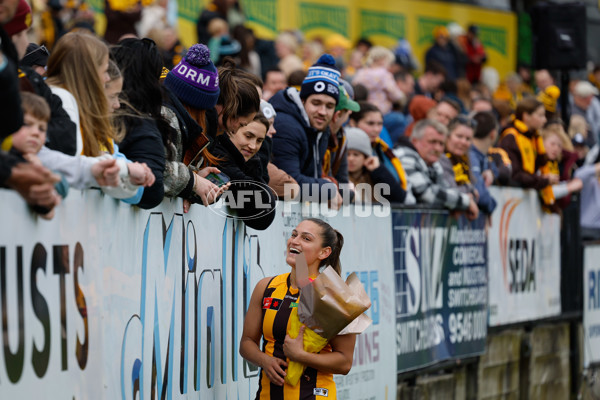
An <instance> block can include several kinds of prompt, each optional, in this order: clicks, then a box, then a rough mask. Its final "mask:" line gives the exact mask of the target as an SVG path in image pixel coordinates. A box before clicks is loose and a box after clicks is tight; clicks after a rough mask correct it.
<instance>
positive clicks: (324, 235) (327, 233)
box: [306, 218, 344, 276]
mask: <svg viewBox="0 0 600 400" xmlns="http://www.w3.org/2000/svg"><path fill="white" fill-rule="evenodd" d="M306 221H310V222H313V223H315V224H317V225H319V227H320V228H321V240H322V242H323V247H331V254H329V257H327V258H326V259H324V260H321V263H320V264H319V267H324V266H327V265H331V267H332V268H333V269H334V270H335V272H337V273H338V275H340V276H342V263H341V262H340V254H341V252H342V247H344V236H343V235H342V234H341V233H340V232H339V231H337V230H335V229H333V228H332V227H331V225H329V224H328V223H327V222H325V221H323V220H322V219H318V218H307V219H306Z"/></svg>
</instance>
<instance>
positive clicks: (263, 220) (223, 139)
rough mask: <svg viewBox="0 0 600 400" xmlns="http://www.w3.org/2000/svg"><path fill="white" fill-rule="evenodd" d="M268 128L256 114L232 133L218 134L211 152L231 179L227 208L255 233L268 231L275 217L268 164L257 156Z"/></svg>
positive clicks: (258, 114)
mask: <svg viewBox="0 0 600 400" xmlns="http://www.w3.org/2000/svg"><path fill="white" fill-rule="evenodd" d="M269 126H270V124H269V121H268V120H267V119H266V118H265V117H264V115H263V114H262V113H260V112H259V113H257V114H256V116H255V117H254V119H253V120H251V121H250V122H249V123H248V124H247V125H243V126H240V127H239V128H238V129H237V131H235V132H234V133H222V134H220V135H218V136H217V138H216V142H215V145H214V147H213V149H212V150H211V151H212V153H213V154H214V155H215V157H217V159H218V162H217V163H216V164H215V165H214V166H215V167H218V168H219V170H221V172H223V173H225V174H226V175H227V176H228V177H229V178H230V179H231V181H230V182H231V186H230V187H229V193H227V194H226V195H225V199H226V200H228V201H227V203H228V206H229V208H230V209H231V210H232V211H234V212H235V213H236V216H237V217H239V218H241V219H242V220H243V221H244V222H245V223H246V225H248V226H249V227H251V228H253V229H258V230H264V229H267V228H268V227H269V225H271V222H273V219H274V218H275V213H274V211H275V206H276V201H275V200H276V196H275V194H274V193H273V192H272V191H271V189H270V188H269V187H268V186H267V183H268V182H269V173H268V172H267V165H266V164H265V165H263V163H262V161H261V159H260V158H259V157H258V156H257V153H258V150H260V148H261V146H262V143H263V141H264V140H265V136H266V135H267V131H268V130H269Z"/></svg>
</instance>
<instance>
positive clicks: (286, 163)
mask: <svg viewBox="0 0 600 400" xmlns="http://www.w3.org/2000/svg"><path fill="white" fill-rule="evenodd" d="M334 64H335V60H334V59H333V57H331V56H330V55H329V54H324V55H322V56H321V57H320V58H319V60H318V61H317V63H316V64H315V65H313V66H312V67H310V69H309V72H308V76H307V77H306V79H305V80H304V82H303V83H302V89H301V90H300V93H298V91H297V90H296V89H295V88H292V87H289V88H287V89H286V90H283V91H279V92H278V93H276V94H275V96H273V97H272V98H271V100H270V103H271V104H272V105H273V107H274V109H275V111H276V112H277V117H275V129H276V130H277V134H276V135H274V136H273V162H274V163H275V165H276V166H277V167H279V168H281V169H283V170H284V171H286V172H287V173H288V174H290V175H291V176H292V178H294V179H295V180H296V181H297V182H298V184H300V194H301V196H302V198H303V199H305V200H308V199H311V200H319V201H321V200H332V202H333V203H332V206H334V207H339V206H341V204H342V196H341V195H340V194H339V192H338V188H337V186H336V185H335V183H333V182H332V181H330V180H328V179H326V178H323V175H322V171H323V157H324V155H325V151H326V150H327V145H328V142H329V123H330V122H331V118H332V117H333V113H334V112H335V107H336V105H337V103H338V100H339V96H340V90H339V77H340V72H339V71H338V70H336V69H335V67H334Z"/></svg>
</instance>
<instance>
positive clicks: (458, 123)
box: [440, 115, 479, 200]
mask: <svg viewBox="0 0 600 400" xmlns="http://www.w3.org/2000/svg"><path fill="white" fill-rule="evenodd" d="M476 126H477V124H476V122H475V121H474V120H472V119H470V118H467V117H464V116H462V115H461V116H458V117H456V118H454V119H453V120H452V121H450V124H449V125H448V132H449V133H448V139H446V157H443V156H442V157H440V164H442V167H443V168H444V180H445V181H446V184H447V185H448V187H455V188H457V189H458V190H459V191H461V192H462V193H467V194H469V193H471V194H472V195H473V196H474V197H475V199H476V200H477V199H478V198H479V194H478V193H477V190H476V189H475V185H474V180H473V177H472V175H471V163H470V161H469V148H470V147H471V142H472V141H473V134H474V132H473V129H474V128H475V127H476Z"/></svg>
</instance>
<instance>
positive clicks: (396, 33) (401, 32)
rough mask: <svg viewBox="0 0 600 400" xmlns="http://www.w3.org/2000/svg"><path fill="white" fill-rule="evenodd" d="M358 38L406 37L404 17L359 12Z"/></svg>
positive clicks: (392, 14)
mask: <svg viewBox="0 0 600 400" xmlns="http://www.w3.org/2000/svg"><path fill="white" fill-rule="evenodd" d="M359 26H360V36H361V37H369V36H372V35H383V36H389V37H391V38H394V39H401V38H405V37H406V16H404V15H402V14H395V13H389V12H382V11H372V10H360V24H359Z"/></svg>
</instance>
